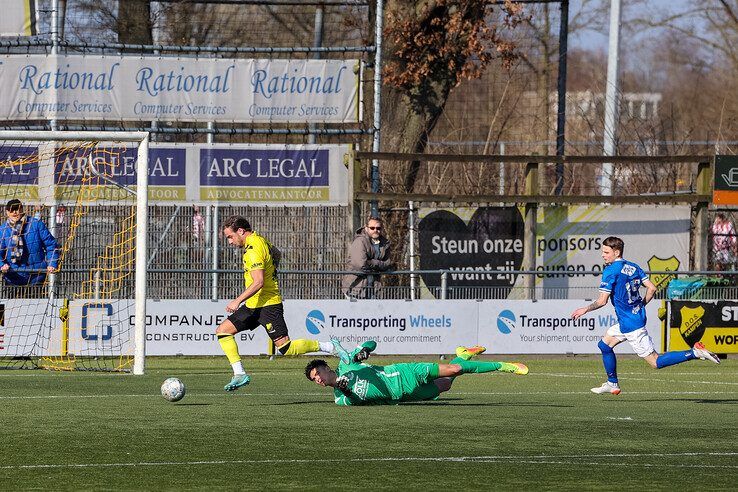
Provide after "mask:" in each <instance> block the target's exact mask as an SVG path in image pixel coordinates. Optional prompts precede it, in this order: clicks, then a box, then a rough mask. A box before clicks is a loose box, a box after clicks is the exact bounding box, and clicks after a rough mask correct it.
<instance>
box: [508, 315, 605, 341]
mask: <svg viewBox="0 0 738 492" xmlns="http://www.w3.org/2000/svg"><path fill="white" fill-rule="evenodd" d="M598 321H599V323H600V326H610V325H612V324H615V323H616V322H617V319H615V318H613V317H612V316H600V317H599V320H596V319H595V318H593V317H589V318H579V319H572V318H568V317H551V316H530V315H528V314H519V315H516V314H515V313H513V312H512V311H510V310H509V309H505V310H504V311H501V312H500V314H499V315H498V316H497V329H498V330H500V333H502V334H504V335H509V334H510V333H512V331H513V329H515V328H521V329H523V330H524V331H525V330H527V329H528V328H547V329H550V330H551V331H556V330H566V329H570V328H586V329H587V330H588V331H592V330H594V329H595V326H596V324H597V322H598Z"/></svg>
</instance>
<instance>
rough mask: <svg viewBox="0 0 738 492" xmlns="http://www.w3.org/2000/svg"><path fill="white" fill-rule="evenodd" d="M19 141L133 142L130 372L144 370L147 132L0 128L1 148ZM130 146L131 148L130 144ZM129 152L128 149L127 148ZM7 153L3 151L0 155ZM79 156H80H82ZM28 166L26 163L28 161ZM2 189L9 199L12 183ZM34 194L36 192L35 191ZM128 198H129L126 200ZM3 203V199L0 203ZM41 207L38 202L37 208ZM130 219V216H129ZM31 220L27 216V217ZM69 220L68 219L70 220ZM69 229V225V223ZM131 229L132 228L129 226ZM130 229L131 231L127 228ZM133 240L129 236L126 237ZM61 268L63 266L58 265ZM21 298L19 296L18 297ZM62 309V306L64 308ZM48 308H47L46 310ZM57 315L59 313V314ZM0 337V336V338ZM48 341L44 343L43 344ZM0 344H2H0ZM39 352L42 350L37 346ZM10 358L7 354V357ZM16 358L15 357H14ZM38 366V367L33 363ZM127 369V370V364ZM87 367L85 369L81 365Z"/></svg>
mask: <svg viewBox="0 0 738 492" xmlns="http://www.w3.org/2000/svg"><path fill="white" fill-rule="evenodd" d="M23 142H28V143H29V146H30V145H32V144H33V143H34V142H35V143H36V145H38V144H37V142H46V143H47V144H48V145H49V147H50V148H54V146H61V147H63V146H64V145H69V144H72V143H75V144H80V143H85V142H90V143H92V145H91V146H89V148H92V146H94V145H97V144H98V143H99V144H101V146H104V145H105V144H106V143H109V142H119V143H131V144H132V146H133V145H136V146H137V150H136V180H135V183H136V190H135V225H134V227H135V243H134V244H135V255H133V256H134V258H132V259H133V263H134V266H135V268H134V278H133V282H134V284H135V289H134V291H135V293H134V297H135V299H134V307H133V312H134V317H135V321H134V330H133V331H134V336H133V340H132V341H131V342H132V345H133V369H132V371H133V374H137V375H140V374H143V373H144V367H145V336H146V261H147V244H146V243H147V229H148V155H149V134H148V133H147V132H117V131H107V132H95V131H22V130H18V131H0V149H2V148H3V146H5V148H9V146H12V145H21V144H22V143H23ZM132 146H131V147H132ZM130 150H131V151H132V148H131V149H130ZM96 151H97V150H94V151H88V152H90V156H91V155H92V152H96ZM40 154H41V151H40V150H37V158H36V160H37V162H36V164H35V165H36V166H37V168H39V169H40V168H41V161H42V157H41V156H40ZM3 155H7V154H3ZM0 157H2V155H0ZM77 159H80V157H77ZM81 159H84V157H82V158H81ZM2 161H3V159H1V158H0V164H2V165H3V167H2V169H0V170H1V171H2V173H5V172H6V171H7V170H8V169H9V166H13V165H14V164H12V163H11V164H8V162H10V159H9V158H8V162H2ZM51 161H52V164H54V165H55V166H56V165H58V164H55V163H54V161H53V158H52V160H51ZM89 162H90V166H89V167H90V171H89V172H91V173H97V171H96V170H95V166H94V165H92V157H89ZM29 165H30V164H29ZM54 169H55V168H54V167H52V169H51V171H48V170H45V171H43V172H44V173H46V174H48V173H51V177H50V178H45V179H47V181H50V182H51V187H52V188H53V187H55V186H57V185H58V177H57V176H55V174H56V171H55V170H54ZM36 173H37V178H36V179H37V182H38V180H39V179H40V178H39V175H38V173H39V171H38V170H37V171H36ZM100 177H101V178H102V179H104V180H105V181H107V182H108V183H109V184H112V185H115V183H113V182H112V180H111V179H110V178H106V177H104V176H100ZM0 186H2V187H3V188H5V190H3V193H2V196H3V197H4V198H6V199H7V198H9V197H12V196H15V195H13V194H12V193H15V192H14V191H13V190H12V189H11V188H12V187H13V186H14V185H13V184H8V183H7V182H3V183H2V184H0ZM126 189H127V190H128V191H129V192H132V190H130V188H126ZM37 193H38V192H37ZM46 193H47V196H48V195H49V193H50V196H52V197H54V198H53V203H52V204H50V207H51V213H50V217H51V220H50V222H53V223H56V221H57V220H58V219H55V217H56V215H55V211H56V198H55V197H56V190H52V191H51V192H46ZM131 201H132V200H129V203H130V202H131ZM3 203H4V202H3ZM41 207H42V206H41V205H40V206H39V208H41ZM80 208H85V209H88V208H91V207H89V204H87V203H85V204H84V206H83V207H80ZM131 219H134V217H133V216H132V217H131ZM29 220H31V219H29ZM70 222H71V220H70ZM53 227H54V225H53V224H52V225H51V230H52V231H53ZM70 229H72V227H71V226H70ZM131 229H133V227H131ZM131 232H132V231H131ZM70 234H74V232H73V231H72V232H70ZM130 241H131V242H133V241H134V240H133V238H131V240H130ZM62 270H63V267H62ZM49 277H50V279H49V280H48V283H50V284H51V286H50V287H49V288H48V295H49V297H50V298H53V295H54V293H53V292H54V286H53V282H54V280H53V279H54V277H55V275H54V274H52V275H50V276H49ZM116 280H117V281H118V282H120V280H119V279H116ZM19 297H23V296H19ZM65 309H66V307H65ZM47 310H48V309H47ZM60 317H61V316H60ZM1 340H2V339H0V341H1ZM5 343H6V345H7V343H8V340H7V339H6V340H5ZM61 343H62V344H64V343H66V340H63V341H62V342H61ZM48 344H49V343H48V342H46V345H48ZM0 345H2V344H1V343H0ZM0 348H2V347H0ZM40 350H41V351H42V350H43V347H42V349H40ZM15 355H24V354H22V353H20V354H15ZM30 355H32V356H38V355H40V354H38V353H33V354H30ZM8 358H11V357H8ZM15 358H16V359H18V358H19V357H15ZM91 358H94V359H97V357H91ZM36 367H38V366H36ZM127 367H129V369H128V370H130V365H129V366H127ZM52 368H53V369H56V367H52ZM85 369H89V368H85ZM96 369H97V368H92V370H96ZM100 369H101V370H111V369H106V368H100ZM112 370H117V368H114V369H112Z"/></svg>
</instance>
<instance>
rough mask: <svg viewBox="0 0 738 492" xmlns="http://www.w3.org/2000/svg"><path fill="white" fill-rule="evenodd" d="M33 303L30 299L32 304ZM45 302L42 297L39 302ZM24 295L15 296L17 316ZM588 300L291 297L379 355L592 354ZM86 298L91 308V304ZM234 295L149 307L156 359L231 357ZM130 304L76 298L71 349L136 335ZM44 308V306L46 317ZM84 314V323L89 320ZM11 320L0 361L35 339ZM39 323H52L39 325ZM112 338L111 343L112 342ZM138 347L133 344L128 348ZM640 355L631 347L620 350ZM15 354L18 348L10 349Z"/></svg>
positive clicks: (308, 330)
mask: <svg viewBox="0 0 738 492" xmlns="http://www.w3.org/2000/svg"><path fill="white" fill-rule="evenodd" d="M23 302H26V301H23ZM42 302H43V301H42V300H39V304H41V303H42ZM14 303H15V304H17V303H21V301H6V302H5V304H6V305H7V306H6V307H8V308H9V309H6V312H12V311H13V307H14V306H15V304H14ZM586 303H587V302H586V301H583V300H579V301H576V300H570V301H562V300H551V301H538V302H531V301H506V300H494V301H492V300H489V301H466V300H464V301H451V300H448V301H444V302H437V301H430V300H423V301H414V302H406V301H371V300H368V301H359V302H352V301H348V300H293V301H288V302H285V305H284V306H285V319H286V321H287V326H288V327H289V330H290V336H291V337H292V338H294V339H297V338H310V339H318V340H328V339H329V337H331V336H335V337H337V338H338V339H340V340H341V341H342V342H343V344H344V346H345V347H347V348H348V347H353V346H355V345H356V344H359V343H361V342H363V341H366V340H369V339H372V340H376V341H377V342H378V343H379V348H378V353H380V354H453V353H454V350H455V348H456V347H457V346H459V345H475V344H481V345H484V346H486V347H488V349H489V352H490V353H496V354H565V353H576V354H593V353H599V349H598V348H597V341H598V340H599V339H600V338H601V337H602V335H603V334H604V333H605V331H607V329H608V328H609V327H610V326H611V325H613V324H614V323H616V319H615V315H614V312H613V310H612V308H611V307H610V306H607V307H605V308H602V309H600V310H598V311H595V312H593V313H590V314H588V315H587V316H585V317H584V318H580V319H578V320H572V319H571V313H572V312H573V311H574V310H575V309H576V308H578V307H581V306H583V305H586ZM85 304H89V305H88V307H87V308H86V309H85ZM226 304H227V301H222V302H217V303H216V302H212V301H208V300H162V301H149V302H147V306H146V353H147V354H148V355H175V354H183V355H222V351H221V349H220V345H219V344H218V341H217V338H216V336H215V329H216V327H217V326H218V325H219V324H220V323H221V322H222V321H223V320H224V319H225V318H226V317H227V313H226V312H225V305H226ZM130 305H131V302H130V301H125V302H118V301H112V302H110V303H109V305H108V304H107V303H100V301H84V300H75V301H73V302H72V304H71V305H70V319H69V334H70V335H69V336H70V346H74V347H78V349H79V350H81V352H80V353H86V354H94V353H95V350H100V351H101V352H103V353H109V352H110V344H112V343H119V342H120V341H121V340H122V337H121V336H119V334H120V333H127V334H128V335H130V336H132V333H133V326H134V319H133V313H132V311H130ZM660 306H661V303H660V302H656V301H655V302H652V303H649V304H648V305H647V306H646V311H647V314H648V319H649V324H648V329H649V333H650V334H651V336H652V337H653V339H654V343H655V344H656V347H661V340H662V338H661V327H660V326H661V322H660V321H659V319H658V317H657V312H658V308H659V307H660ZM43 312H44V311H43V310H41V311H40V313H43ZM83 313H86V315H85V316H83ZM83 318H84V319H83ZM53 322H54V323H56V324H57V326H56V327H54V329H53V330H52V333H53V334H54V335H53V337H52V339H51V340H50V343H49V347H50V349H49V353H48V354H47V355H56V354H55V353H53V351H54V350H58V349H59V347H60V346H61V340H60V338H59V336H60V335H59V333H60V332H61V330H60V328H59V326H58V325H59V323H60V321H59V320H58V318H54V320H53ZM14 323H15V321H14V320H13V319H12V318H7V317H6V322H5V326H3V327H0V336H2V338H3V340H4V347H5V349H4V350H5V351H3V349H0V357H1V356H3V355H9V352H8V350H11V347H14V346H17V345H18V343H17V342H16V341H14V340H15V337H18V338H19V339H22V338H23V337H28V336H29V334H28V331H29V328H28V327H25V328H21V327H16V326H14ZM34 326H38V327H39V328H36V329H43V328H40V327H42V326H43V323H37V324H35V325H34ZM237 341H238V344H239V348H240V351H241V353H242V354H244V355H247V354H248V355H258V354H262V353H266V351H267V347H268V338H267V335H266V332H265V330H264V329H263V328H262V327H258V328H257V329H255V330H254V331H245V332H242V333H240V334H239V335H238V336H237ZM106 344H107V345H106ZM126 349H127V350H131V349H132V348H131V347H126ZM616 351H617V352H619V353H632V350H631V349H630V347H629V346H628V344H622V345H621V346H618V347H617V348H616ZM10 355H12V354H10Z"/></svg>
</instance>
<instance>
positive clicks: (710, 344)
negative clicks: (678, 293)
mask: <svg viewBox="0 0 738 492" xmlns="http://www.w3.org/2000/svg"><path fill="white" fill-rule="evenodd" d="M697 342H702V343H704V344H705V347H707V349H708V350H710V351H712V352H716V353H718V354H730V353H732V354H734V353H738V302H735V301H712V302H710V301H699V302H697V301H671V314H670V316H669V350H687V349H689V348H690V347H692V346H694V344H695V343H697Z"/></svg>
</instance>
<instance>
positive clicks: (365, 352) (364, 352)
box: [354, 347, 371, 363]
mask: <svg viewBox="0 0 738 492" xmlns="http://www.w3.org/2000/svg"><path fill="white" fill-rule="evenodd" d="M370 353H371V352H370V351H369V349H368V348H366V347H364V348H362V349H361V350H359V351H358V352H356V355H354V362H356V363H358V362H364V361H365V360H367V359H368V358H369V354H370Z"/></svg>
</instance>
